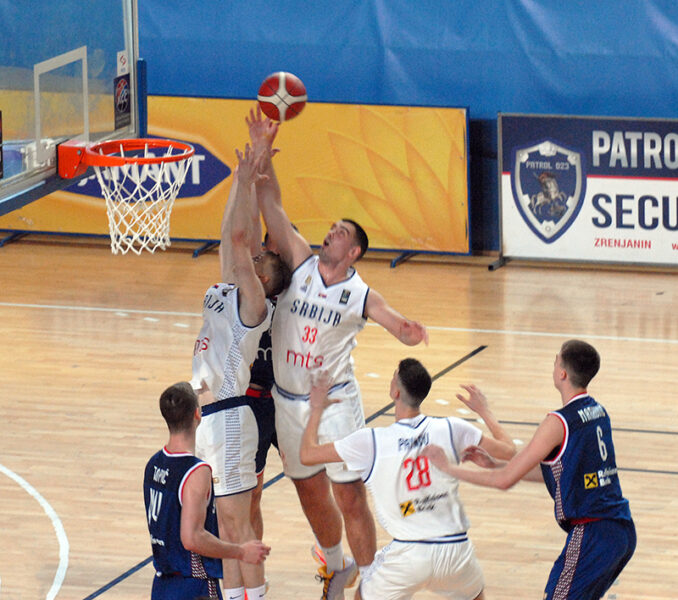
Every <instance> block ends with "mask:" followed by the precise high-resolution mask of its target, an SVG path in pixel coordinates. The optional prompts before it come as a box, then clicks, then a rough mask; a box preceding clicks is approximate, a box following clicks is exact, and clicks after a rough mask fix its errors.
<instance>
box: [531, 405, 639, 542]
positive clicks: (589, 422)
mask: <svg viewBox="0 0 678 600" xmlns="http://www.w3.org/2000/svg"><path fill="white" fill-rule="evenodd" d="M551 414H553V415H555V416H556V417H558V418H559V419H560V420H561V422H562V423H563V427H564V428H565V438H564V440H563V443H562V445H561V446H560V447H559V448H555V449H554V451H553V453H552V455H551V456H549V457H547V458H546V460H544V461H543V462H542V464H541V470H542V474H543V475H544V481H545V483H546V487H547V489H548V491H549V494H551V497H552V498H553V500H554V503H555V517H556V521H558V524H559V525H560V526H561V527H562V528H563V529H564V530H565V531H569V530H570V529H571V527H572V526H573V524H576V523H577V522H582V521H585V520H588V519H624V520H629V521H630V520H631V511H630V509H629V503H628V500H626V499H625V498H624V497H623V496H622V491H621V486H620V485H619V476H618V474H617V463H616V461H615V455H614V445H613V443H612V427H611V425H610V418H609V417H608V415H607V411H606V410H605V409H604V408H603V407H602V406H601V405H600V404H598V403H597V402H596V401H595V400H594V399H593V398H591V397H590V396H588V395H586V394H582V395H580V396H575V397H574V398H573V399H572V400H571V401H570V402H569V403H568V404H566V405H565V406H563V408H561V409H560V410H557V411H555V412H553V413H551Z"/></svg>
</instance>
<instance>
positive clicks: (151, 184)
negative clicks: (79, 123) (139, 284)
mask: <svg viewBox="0 0 678 600" xmlns="http://www.w3.org/2000/svg"><path fill="white" fill-rule="evenodd" d="M194 153H195V150H194V149H193V146H191V145H189V144H184V143H183V142H177V141H175V140H165V139H128V140H110V141H105V142H99V143H96V144H90V145H85V144H83V143H82V142H74V141H70V142H64V143H63V144H60V145H59V151H58V157H59V175H60V176H61V177H64V178H73V177H76V176H77V175H81V174H82V173H84V172H85V171H86V170H87V167H89V166H92V167H94V171H95V173H96V176H97V180H98V181H99V185H100V186H101V193H102V195H103V196H104V198H105V199H106V212H107V213H108V226H109V231H110V234H111V250H112V252H113V254H118V252H120V253H121V254H125V253H126V252H127V251H128V250H131V251H132V252H134V253H135V254H141V252H142V251H143V250H148V251H149V252H155V250H156V249H157V248H160V249H161V250H165V249H167V248H168V247H169V246H170V243H171V242H170V237H169V232H170V214H171V212H172V206H173V205H174V200H176V197H177V195H178V194H179V189H180V188H181V186H182V185H183V183H184V180H185V178H186V173H187V171H188V167H189V166H190V164H191V159H192V157H193V154H194Z"/></svg>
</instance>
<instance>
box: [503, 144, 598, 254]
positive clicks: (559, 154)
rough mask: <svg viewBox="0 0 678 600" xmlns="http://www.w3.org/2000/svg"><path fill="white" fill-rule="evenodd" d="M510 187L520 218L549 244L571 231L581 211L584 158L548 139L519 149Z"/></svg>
mask: <svg viewBox="0 0 678 600" xmlns="http://www.w3.org/2000/svg"><path fill="white" fill-rule="evenodd" d="M511 186H512V188H513V198H514V201H515V203H516V206H517V208H518V212H519V213H520V216H521V217H522V218H523V220H524V221H525V223H526V224H527V225H528V227H529V228H530V229H531V230H532V231H533V232H534V234H535V235H536V236H537V237H539V238H540V239H541V240H542V241H544V242H546V243H547V244H550V243H552V242H554V241H556V240H557V239H558V238H559V237H560V236H562V235H563V234H564V233H565V232H566V231H567V230H568V229H569V228H570V226H571V225H572V223H573V222H574V221H575V219H576V218H577V215H578V214H579V211H580V210H581V208H582V205H583V202H584V196H585V188H586V178H585V176H584V172H583V167H582V154H581V153H580V152H576V151H575V150H571V149H569V148H566V147H565V146H562V145H560V144H558V143H556V142H554V141H552V140H548V139H547V140H544V141H542V142H539V143H537V144H533V145H531V146H525V147H522V148H517V149H516V150H515V152H514V163H513V172H512V174H511Z"/></svg>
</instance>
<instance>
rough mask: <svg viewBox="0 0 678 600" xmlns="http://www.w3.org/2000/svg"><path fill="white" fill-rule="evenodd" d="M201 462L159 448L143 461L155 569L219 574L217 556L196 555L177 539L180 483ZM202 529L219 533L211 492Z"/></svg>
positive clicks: (170, 572) (201, 576) (165, 572)
mask: <svg viewBox="0 0 678 600" xmlns="http://www.w3.org/2000/svg"><path fill="white" fill-rule="evenodd" d="M205 464H207V463H205V462H204V461H202V460H200V459H199V458H196V457H195V456H193V455H192V454H187V453H181V454H171V453H169V452H168V451H167V450H166V449H165V448H163V449H162V450H160V451H159V452H158V453H156V454H155V455H154V456H153V457H152V458H151V460H149V461H148V464H147V465H146V471H145V474H144V502H145V504H146V520H147V522H148V532H149V533H150V535H151V547H152V548H153V565H154V567H155V570H156V573H159V574H162V575H173V574H181V575H183V576H184V577H195V578H198V579H205V578H214V579H218V578H220V577H222V573H223V571H222V565H221V559H218V558H207V557H204V556H200V555H198V554H195V553H194V552H190V551H189V550H186V548H184V546H183V544H182V543H181V535H180V526H181V505H182V501H183V490H184V483H185V482H186V479H188V477H189V475H190V474H191V473H193V471H195V470H196V469H197V468H199V467H200V466H202V465H205ZM205 529H206V530H207V531H209V532H210V533H212V534H214V535H215V536H218V535H219V534H218V531H219V530H218V526H217V514H216V510H215V507H214V494H211V497H210V501H209V505H208V507H207V517H206V519H205Z"/></svg>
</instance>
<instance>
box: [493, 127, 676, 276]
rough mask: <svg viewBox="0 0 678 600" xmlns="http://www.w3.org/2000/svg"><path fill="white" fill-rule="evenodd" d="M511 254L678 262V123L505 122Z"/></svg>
mask: <svg viewBox="0 0 678 600" xmlns="http://www.w3.org/2000/svg"><path fill="white" fill-rule="evenodd" d="M499 139H500V161H501V162H500V170H501V186H500V190H501V238H502V254H503V256H504V257H514V258H533V259H534V258H536V259H541V258H544V259H552V260H575V261H593V262H611V263H616V262H619V263H639V264H657V265H678V121H671V120H646V119H622V118H603V117H559V116H531V115H515V114H511V115H509V114H502V115H500V116H499Z"/></svg>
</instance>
